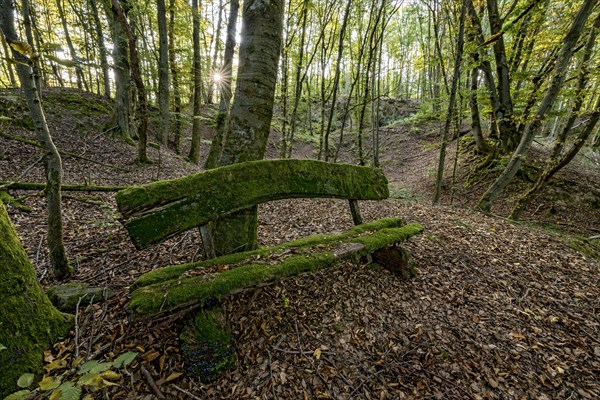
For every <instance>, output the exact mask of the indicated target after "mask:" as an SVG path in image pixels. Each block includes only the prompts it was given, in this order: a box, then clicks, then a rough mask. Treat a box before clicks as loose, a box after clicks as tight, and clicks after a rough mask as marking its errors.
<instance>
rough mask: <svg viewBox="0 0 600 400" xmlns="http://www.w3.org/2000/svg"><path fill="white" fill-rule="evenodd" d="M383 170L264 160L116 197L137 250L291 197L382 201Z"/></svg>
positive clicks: (385, 191) (384, 194) (135, 189)
mask: <svg viewBox="0 0 600 400" xmlns="http://www.w3.org/2000/svg"><path fill="white" fill-rule="evenodd" d="M388 196H389V191H388V186H387V179H386V177H385V175H384V174H383V172H382V171H381V170H378V169H372V168H368V167H359V166H355V165H347V164H329V163H325V162H322V161H314V160H261V161H251V162H245V163H240V164H233V165H229V166H226V167H221V168H216V169H212V170H209V171H206V172H202V173H199V174H194V175H190V176H186V177H183V178H178V179H173V180H169V181H160V182H155V183H151V184H147V185H143V186H138V187H133V188H128V189H125V190H123V191H120V192H118V193H117V195H116V199H117V205H118V207H119V211H120V212H121V213H122V214H123V216H124V217H125V218H126V220H125V226H126V228H127V230H128V232H129V235H130V237H131V240H132V241H133V243H134V244H135V246H136V247H137V248H144V247H147V246H149V245H150V244H152V243H157V242H159V241H161V240H163V239H165V238H167V237H169V236H171V235H174V234H176V233H179V232H183V231H185V230H187V229H191V228H193V227H196V226H200V225H204V224H206V223H208V222H210V221H214V220H217V219H219V218H220V217H223V216H226V215H230V214H233V213H235V212H238V211H240V210H244V209H248V208H250V207H252V206H255V205H257V204H260V203H263V202H266V201H272V200H280V199H288V198H311V197H333V198H343V199H356V200H380V199H384V198H387V197H388Z"/></svg>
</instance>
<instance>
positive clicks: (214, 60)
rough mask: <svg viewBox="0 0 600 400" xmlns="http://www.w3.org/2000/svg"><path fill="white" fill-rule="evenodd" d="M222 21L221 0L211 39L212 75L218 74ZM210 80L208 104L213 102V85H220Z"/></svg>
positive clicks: (221, 0) (207, 96)
mask: <svg viewBox="0 0 600 400" xmlns="http://www.w3.org/2000/svg"><path fill="white" fill-rule="evenodd" d="M222 21H223V0H219V14H218V17H217V32H216V33H215V35H214V36H213V39H214V41H215V46H214V49H213V56H212V63H211V65H212V73H213V74H214V73H219V71H217V70H216V68H217V56H218V55H219V53H220V52H221V23H222ZM210 78H211V84H210V85H209V86H208V94H207V95H206V102H207V103H208V104H212V102H213V92H214V89H215V85H218V84H220V82H215V80H214V79H213V76H211V77H210Z"/></svg>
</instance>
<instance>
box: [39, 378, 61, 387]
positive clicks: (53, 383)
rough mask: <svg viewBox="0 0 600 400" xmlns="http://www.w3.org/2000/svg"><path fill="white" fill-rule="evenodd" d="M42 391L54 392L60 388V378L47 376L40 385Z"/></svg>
mask: <svg viewBox="0 0 600 400" xmlns="http://www.w3.org/2000/svg"><path fill="white" fill-rule="evenodd" d="M38 385H39V386H40V389H41V390H52V389H56V388H57V387H59V386H60V377H58V376H45V377H44V379H42V380H41V381H40V383H39V384H38Z"/></svg>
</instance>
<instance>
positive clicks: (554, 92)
mask: <svg viewBox="0 0 600 400" xmlns="http://www.w3.org/2000/svg"><path fill="white" fill-rule="evenodd" d="M597 2H598V0H585V1H584V2H583V4H582V6H581V8H580V9H579V11H578V12H577V15H576V17H575V19H574V20H573V23H572V24H571V27H570V29H569V32H567V35H566V36H565V39H564V42H563V46H562V48H561V51H560V54H559V55H558V59H557V61H556V64H555V67H554V72H553V76H552V81H551V82H550V84H549V86H548V89H547V91H546V94H545V95H544V98H543V99H542V101H541V103H540V105H539V107H538V110H537V112H536V114H535V116H534V117H533V120H532V121H531V122H530V123H529V124H527V126H526V127H525V131H524V132H523V136H522V137H521V141H520V143H519V146H518V147H517V149H516V150H515V152H514V153H513V155H512V157H511V158H510V161H509V162H508V165H507V166H506V168H505V169H504V171H503V172H502V174H500V176H499V177H498V178H497V179H496V180H495V181H494V183H493V184H492V185H491V186H490V187H489V188H488V189H487V190H486V192H485V193H484V194H483V196H482V197H481V199H480V200H479V203H478V204H477V207H478V208H480V209H481V210H482V211H484V212H489V211H490V209H491V206H492V203H493V202H494V200H496V199H497V198H498V196H499V195H500V194H501V193H502V191H503V190H504V188H506V186H507V185H508V184H509V183H510V182H511V181H512V178H513V177H514V176H515V174H516V173H517V172H518V171H519V169H520V168H521V165H522V164H523V161H524V159H525V157H526V154H527V151H528V150H529V146H530V145H531V142H532V141H533V138H534V136H535V134H536V133H537V131H538V129H539V127H540V125H541V123H542V121H543V119H544V117H545V116H546V114H547V113H548V111H549V110H550V108H551V107H552V104H553V103H554V100H555V99H556V97H557V96H558V93H559V92H560V89H561V88H562V85H563V83H564V81H565V76H566V73H567V68H568V67H569V61H570V60H571V56H572V55H573V52H574V51H575V49H576V46H577V41H578V40H579V36H581V31H582V30H583V28H584V26H585V22H586V20H587V19H588V17H589V16H590V14H591V12H592V9H593V7H594V6H595V5H596V3H597Z"/></svg>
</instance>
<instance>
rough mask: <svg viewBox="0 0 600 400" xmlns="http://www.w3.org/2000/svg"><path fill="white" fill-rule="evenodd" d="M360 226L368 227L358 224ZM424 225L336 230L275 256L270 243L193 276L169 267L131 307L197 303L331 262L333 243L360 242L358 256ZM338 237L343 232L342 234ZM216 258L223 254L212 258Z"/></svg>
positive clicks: (150, 309)
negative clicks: (358, 233)
mask: <svg viewBox="0 0 600 400" xmlns="http://www.w3.org/2000/svg"><path fill="white" fill-rule="evenodd" d="M376 225H377V224H376ZM382 225H383V224H382ZM362 229H364V227H363V228H358V229H357V230H362ZM422 230H423V228H422V227H421V226H420V225H418V224H409V225H406V226H404V227H399V228H383V229H381V230H379V231H371V230H368V231H364V236H361V237H356V236H351V237H349V238H348V237H344V236H345V235H348V232H346V233H345V234H342V235H337V240H336V239H334V238H336V236H332V237H327V239H326V241H325V242H314V243H313V245H312V246H305V247H300V248H295V250H296V251H294V252H290V253H294V255H289V254H287V255H286V254H280V256H277V255H276V256H275V257H271V255H273V254H276V252H273V249H270V251H266V252H265V253H262V257H260V258H259V257H256V256H255V257H247V258H246V259H245V260H246V264H245V265H240V266H237V267H235V268H232V269H229V270H226V271H223V272H215V273H212V274H204V275H198V276H192V277H185V276H180V274H178V275H177V276H172V275H170V274H171V273H172V272H173V271H174V270H170V271H169V272H168V273H166V274H165V275H164V276H162V277H163V278H166V279H170V280H167V281H165V282H159V283H154V284H151V285H148V286H144V287H140V288H138V289H136V290H134V291H133V292H132V294H131V301H130V303H129V307H130V308H131V309H132V310H133V311H134V312H135V313H137V314H153V313H158V312H163V311H168V310H172V309H175V308H177V307H180V306H187V305H194V304H200V305H202V306H205V305H208V304H212V303H214V301H215V300H218V299H220V298H221V297H223V296H226V295H229V294H231V293H234V292H236V291H238V290H241V289H245V288H248V287H253V286H256V285H258V284H261V283H264V282H268V281H272V280H273V279H276V278H279V277H283V276H291V275H297V274H300V273H302V272H309V271H315V270H317V269H321V268H326V267H331V266H332V265H334V264H335V262H336V261H337V260H338V259H339V258H338V257H337V256H336V255H335V246H339V245H341V244H344V243H346V244H347V243H357V244H360V245H361V246H358V247H357V248H356V250H355V254H356V256H358V257H360V256H365V255H367V254H370V253H371V252H373V251H374V250H376V249H378V248H382V247H385V246H388V245H391V244H394V243H399V242H403V241H405V240H406V239H408V238H409V237H411V236H413V235H415V234H417V233H419V232H421V231H422ZM350 231H352V230H350ZM340 237H342V238H341V239H340ZM288 248H290V247H288ZM275 249H280V248H279V247H278V248H275ZM253 253H254V252H253ZM298 253H300V254H298ZM244 254H246V255H247V253H240V254H239V255H238V256H239V257H242V256H243V255H244ZM255 254H256V253H255ZM217 260H219V259H215V260H211V261H213V262H214V261H217ZM240 260H242V258H240ZM213 265H215V264H213ZM168 268H173V267H168ZM180 271H181V270H179V271H178V272H180ZM158 276H159V275H158V273H156V274H155V275H154V278H157V277H158Z"/></svg>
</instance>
